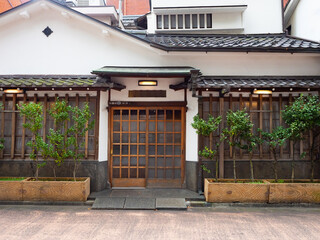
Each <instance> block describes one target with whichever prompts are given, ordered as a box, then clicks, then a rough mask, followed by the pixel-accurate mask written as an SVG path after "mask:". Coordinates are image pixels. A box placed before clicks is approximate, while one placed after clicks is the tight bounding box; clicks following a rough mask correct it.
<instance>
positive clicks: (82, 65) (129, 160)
mask: <svg viewBox="0 0 320 240" xmlns="http://www.w3.org/2000/svg"><path fill="white" fill-rule="evenodd" d="M98 10H99V11H98ZM97 11H98V12H97ZM136 22H137V25H138V27H137V28H138V29H139V30H131V31H126V30H124V29H123V26H122V23H121V21H120V20H119V14H118V13H117V11H116V9H115V8H114V7H110V6H105V7H99V8H97V7H96V8H95V7H87V8H86V9H85V8H81V9H80V8H77V7H72V8H70V7H68V6H65V5H62V4H60V3H57V2H55V1H50V0H32V1H29V2H27V3H24V4H22V5H20V6H18V7H16V8H13V9H11V10H9V11H6V12H4V13H2V14H1V15H0V36H1V37H0V53H1V55H0V88H1V89H0V90H1V91H0V94H1V97H0V98H1V101H2V103H3V106H4V111H2V112H1V113H0V119H1V120H0V121H1V129H0V135H1V137H2V138H4V140H5V143H4V144H5V149H4V150H3V151H2V152H1V154H0V174H1V175H3V176H30V175H32V168H31V167H30V160H29V157H28V155H29V154H30V149H29V148H28V147H25V143H26V142H27V141H28V140H29V139H30V134H29V133H28V132H27V131H25V130H24V129H23V128H22V123H23V122H24V121H25V120H24V119H23V118H22V117H21V116H20V115H19V114H18V112H17V111H16V104H19V103H22V102H30V101H34V102H42V103H43V105H44V112H45V116H47V112H48V109H50V106H51V105H50V104H51V103H52V102H54V101H55V99H57V98H58V97H59V99H65V100H66V101H68V102H69V103H70V104H71V105H78V106H81V105H83V103H85V102H88V103H89V105H90V109H91V110H92V112H94V118H95V123H96V124H95V128H94V129H93V130H90V131H89V133H88V134H87V135H86V137H85V147H84V149H83V152H84V154H85V160H84V161H82V163H81V167H80V172H79V175H83V176H89V177H91V188H92V190H93V191H98V190H102V189H104V188H106V187H148V188H153V187H154V188H160V187H161V188H170V187H171V188H188V189H191V190H194V191H197V190H198V189H199V186H200V185H201V178H202V176H201V169H200V164H205V165H207V166H208V168H211V169H213V168H214V164H213V163H211V162H207V161H206V160H205V159H199V156H198V146H199V145H200V146H202V145H203V144H214V142H215V141H217V137H216V136H212V137H211V138H208V139H204V138H198V136H197V134H196V132H195V130H194V129H193V128H192V127H191V123H192V121H193V117H194V116H195V115H196V114H199V115H200V116H202V117H205V118H206V117H207V116H208V114H212V115H213V116H218V115H225V113H226V112H227V111H228V109H233V110H237V109H244V108H245V109H246V110H247V111H248V113H249V114H250V117H251V119H252V121H253V123H254V124H255V128H261V129H263V130H265V131H271V130H272V129H273V128H274V127H275V126H278V125H281V124H283V121H282V118H281V110H283V109H284V106H285V105H287V104H289V103H290V102H291V101H293V99H294V97H296V96H298V95H299V94H300V93H305V94H318V91H319V90H320V44H319V43H317V42H312V41H309V40H303V39H299V38H294V37H290V36H288V35H286V33H285V31H284V29H285V26H284V18H283V3H282V1H281V0H260V1H257V0H224V1H222V0H214V1H210V4H209V5H208V2H207V1H189V0H188V1H187V0H184V1H182V0H176V1H167V0H153V1H151V11H150V12H149V13H147V14H145V15H143V16H142V17H139V18H138V19H137V21H136ZM8 89H15V90H21V93H6V91H5V90H8ZM259 90H260V92H259ZM262 90H263V91H264V92H261V91H262ZM45 121H46V122H45V124H44V125H45V126H46V127H45V128H44V129H43V131H42V134H43V138H44V139H45V138H46V134H47V133H48V131H49V128H50V127H52V126H53V122H52V121H51V120H50V118H49V117H45ZM224 124H225V123H224ZM307 139H308V137H307ZM309 144H310V141H301V143H300V144H299V145H297V146H296V147H297V149H296V151H295V152H296V154H297V155H298V154H299V153H301V152H303V151H304V150H305V149H308V146H309ZM232 151H233V149H232V148H230V147H229V146H228V144H226V143H222V144H221V145H220V151H219V169H220V176H219V177H221V178H231V177H232V169H231V156H232ZM292 154H293V147H292V144H290V143H288V144H287V145H286V146H284V147H283V148H282V149H281V153H280V165H281V169H282V170H283V171H282V170H280V172H279V174H280V175H281V176H282V177H283V178H285V177H286V176H287V175H286V173H285V169H286V168H287V167H289V165H290V163H289V159H290V156H291V155H292ZM236 155H237V159H238V161H237V162H238V165H239V177H240V178H248V177H249V172H248V171H247V170H246V169H248V168H247V167H246V166H247V165H248V155H247V154H246V153H245V152H242V151H239V152H237V153H236ZM297 159H298V158H297ZM271 161H272V156H271V155H270V152H269V150H268V149H267V148H266V147H265V146H263V145H260V146H259V148H258V150H257V151H256V152H255V153H254V166H255V172H256V174H257V175H259V176H260V177H261V178H268V177H270V175H271V174H272V170H271ZM67 164H68V163H66V165H67ZM297 166H298V167H297V168H299V172H298V173H297V177H298V178H307V177H309V169H310V163H309V161H308V159H301V160H297ZM41 174H42V175H50V172H49V171H47V170H46V169H45V168H44V169H42V170H41ZM60 174H61V175H70V174H71V173H70V172H69V171H68V170H67V168H66V167H62V171H61V173H60Z"/></svg>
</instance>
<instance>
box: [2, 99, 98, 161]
mask: <svg viewBox="0 0 320 240" xmlns="http://www.w3.org/2000/svg"><path fill="white" fill-rule="evenodd" d="M58 97H59V99H60V100H62V99H63V100H66V101H67V102H68V103H69V104H70V105H71V106H79V107H82V106H83V105H84V104H85V103H86V102H88V103H89V107H90V111H91V112H92V113H93V116H92V120H95V126H97V125H98V124H99V114H98V110H97V106H99V104H97V101H98V97H96V96H89V94H86V96H79V94H76V96H73V97H71V96H69V95H68V94H64V95H58V94H56V95H55V96H54V97H49V96H48V95H47V94H45V95H44V96H42V97H39V96H38V95H37V94H35V95H34V96H27V95H26V94H23V95H21V94H19V95H17V94H3V95H2V96H1V102H2V105H3V109H2V110H1V111H0V123H1V136H0V137H1V138H3V139H4V146H5V148H4V150H3V151H1V153H0V159H28V158H29V154H30V152H31V149H30V148H29V147H28V146H26V143H27V142H28V141H29V140H31V133H30V131H28V130H26V129H25V128H23V126H22V125H23V123H25V118H24V117H21V116H20V114H19V111H18V110H17V107H16V104H21V103H28V102H40V103H42V104H43V106H44V127H43V129H42V131H41V135H42V136H43V138H44V139H46V135H47V134H48V132H49V129H50V128H53V127H54V126H53V125H54V124H53V120H52V118H51V117H50V115H49V113H48V110H49V109H50V107H51V106H52V104H53V103H54V102H55V100H56V99H57V98H58ZM71 124H72V121H71V122H69V125H71ZM97 138H98V128H97V127H94V129H92V130H89V132H87V134H86V136H85V137H84V141H85V145H84V147H83V148H82V149H81V151H82V152H83V153H84V154H85V158H86V159H87V160H94V159H97V158H98V156H97V154H98V148H97V145H98V144H97V142H98V139H97Z"/></svg>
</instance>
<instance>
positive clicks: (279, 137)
mask: <svg viewBox="0 0 320 240" xmlns="http://www.w3.org/2000/svg"><path fill="white" fill-rule="evenodd" d="M258 131H259V132H260V133H261V135H262V141H264V142H265V143H266V144H267V145H268V146H269V149H270V151H271V152H272V156H273V173H274V180H275V182H278V151H279V148H280V147H281V146H283V145H284V144H285V142H286V140H287V139H288V138H290V133H289V131H288V129H286V128H284V127H282V126H279V127H277V128H276V129H273V131H272V132H271V133H268V132H264V131H262V130H261V129H258Z"/></svg>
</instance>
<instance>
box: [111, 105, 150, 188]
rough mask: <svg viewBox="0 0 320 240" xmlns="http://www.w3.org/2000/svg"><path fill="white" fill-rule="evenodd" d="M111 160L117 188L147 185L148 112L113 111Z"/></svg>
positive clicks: (119, 109)
mask: <svg viewBox="0 0 320 240" xmlns="http://www.w3.org/2000/svg"><path fill="white" fill-rule="evenodd" d="M112 116H113V119H112V120H113V121H112V124H111V125H112V136H111V142H112V145H111V159H112V179H113V185H114V186H128V187H129V186H145V177H146V126H147V117H146V110H143V109H123V108H113V109H112Z"/></svg>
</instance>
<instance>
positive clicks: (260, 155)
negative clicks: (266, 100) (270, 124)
mask: <svg viewBox="0 0 320 240" xmlns="http://www.w3.org/2000/svg"><path fill="white" fill-rule="evenodd" d="M262 101H263V99H262V94H261V95H259V128H260V129H261V130H263V129H262V128H263V127H262V126H263V122H262V121H263V119H262V117H263V114H262ZM259 137H260V138H261V137H262V135H261V133H259ZM262 151H263V148H262V144H259V157H260V158H262V156H263V152H262Z"/></svg>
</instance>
